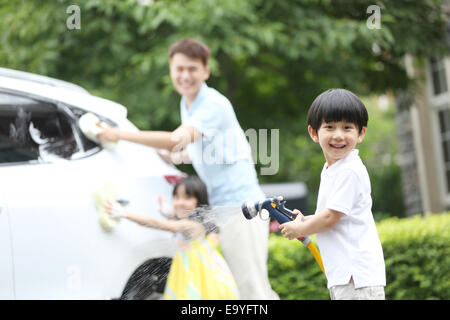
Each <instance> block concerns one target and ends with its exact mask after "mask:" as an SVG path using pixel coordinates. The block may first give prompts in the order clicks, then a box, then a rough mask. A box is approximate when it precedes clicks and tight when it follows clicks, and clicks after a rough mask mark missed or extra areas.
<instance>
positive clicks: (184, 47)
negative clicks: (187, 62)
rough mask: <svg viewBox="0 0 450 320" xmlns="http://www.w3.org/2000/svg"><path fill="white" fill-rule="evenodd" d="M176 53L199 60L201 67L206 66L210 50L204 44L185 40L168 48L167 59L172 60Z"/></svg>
mask: <svg viewBox="0 0 450 320" xmlns="http://www.w3.org/2000/svg"><path fill="white" fill-rule="evenodd" d="M176 53H182V54H184V55H186V56H188V57H189V58H192V59H200V60H201V61H202V63H203V65H205V66H206V65H207V64H208V59H209V56H210V55H211V50H210V49H209V47H208V46H207V45H206V44H204V43H202V42H200V41H198V40H195V39H191V38H186V39H183V40H180V41H177V42H175V43H174V44H172V45H171V46H170V48H169V58H172V57H173V56H174V55H175V54H176Z"/></svg>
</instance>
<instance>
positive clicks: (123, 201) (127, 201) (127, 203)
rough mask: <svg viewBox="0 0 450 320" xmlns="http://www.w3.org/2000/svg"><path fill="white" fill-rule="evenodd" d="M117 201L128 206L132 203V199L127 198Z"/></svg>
mask: <svg viewBox="0 0 450 320" xmlns="http://www.w3.org/2000/svg"><path fill="white" fill-rule="evenodd" d="M116 201H117V202H118V203H119V204H120V205H121V206H123V207H126V206H127V205H129V204H130V200H127V199H116Z"/></svg>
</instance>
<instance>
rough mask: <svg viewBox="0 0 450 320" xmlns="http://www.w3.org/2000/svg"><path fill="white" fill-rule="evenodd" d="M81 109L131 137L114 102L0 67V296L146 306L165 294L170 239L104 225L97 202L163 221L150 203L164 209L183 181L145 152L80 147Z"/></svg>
mask: <svg viewBox="0 0 450 320" xmlns="http://www.w3.org/2000/svg"><path fill="white" fill-rule="evenodd" d="M87 112H90V113H93V114H95V115H96V116H97V117H99V118H100V119H101V120H102V121H104V122H106V123H109V124H110V125H113V126H118V127H119V128H122V129H126V130H137V128H136V127H135V126H134V125H133V124H132V123H131V122H130V121H128V120H127V118H126V115H127V110H126V108H125V107H124V106H122V105H119V104H117V103H115V102H112V101H108V100H105V99H102V98H99V97H95V96H92V95H90V94H89V93H88V92H87V91H86V90H84V89H83V88H81V87H78V86H76V85H74V84H71V83H67V82H64V81H60V80H56V79H52V78H48V77H43V76H39V75H33V74H29V73H24V72H20V71H15V70H10V69H4V68H0V299H115V298H119V299H120V298H121V299H145V298H148V297H149V296H152V292H153V291H157V292H159V293H160V292H161V290H162V288H163V285H164V281H163V279H162V278H163V277H164V275H165V274H167V271H168V267H169V265H170V260H171V259H170V257H172V256H173V254H174V252H175V249H176V248H175V244H174V238H173V236H172V235H171V234H170V233H167V232H163V231H159V230H154V229H150V228H145V227H142V226H139V225H137V224H135V223H133V222H130V221H127V220H121V221H119V222H117V221H113V222H114V223H111V224H110V225H106V226H105V224H104V223H103V224H102V220H101V218H102V217H103V218H104V216H102V214H101V210H99V207H98V206H96V203H95V195H98V194H101V193H99V190H100V191H101V190H109V191H108V192H109V193H110V194H113V195H115V198H117V199H120V200H121V201H122V203H127V205H128V209H129V210H130V211H134V212H139V213H144V214H148V215H152V216H155V217H158V218H163V216H162V215H161V214H160V212H159V210H158V201H157V197H158V195H162V196H163V197H164V198H165V199H166V200H167V202H168V204H169V205H170V201H171V193H172V189H173V182H174V181H176V180H177V179H178V178H180V177H181V176H182V175H183V174H182V173H181V172H180V171H178V170H177V169H176V168H175V167H174V166H170V165H168V164H166V163H165V162H164V161H163V160H162V159H161V158H160V157H159V156H158V155H157V153H156V152H155V150H154V149H153V148H149V147H145V146H140V145H138V144H133V143H128V142H125V141H120V142H119V143H118V144H117V145H116V147H115V148H114V149H113V150H106V149H104V148H102V147H101V146H99V145H98V144H96V143H94V142H92V141H90V140H88V139H87V138H86V137H85V136H84V135H83V133H82V132H81V131H80V128H79V126H78V119H79V118H80V116H82V115H83V114H85V113H87ZM105 188H106V189H105ZM108 188H109V189H108ZM111 190H112V191H111ZM105 192H106V191H105ZM103 222H104V221H103ZM110 222H111V221H110ZM152 269H156V270H158V271H159V273H158V272H153V271H152ZM153 293H154V292H153Z"/></svg>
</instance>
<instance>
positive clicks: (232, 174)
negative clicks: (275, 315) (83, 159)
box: [98, 39, 278, 299]
mask: <svg viewBox="0 0 450 320" xmlns="http://www.w3.org/2000/svg"><path fill="white" fill-rule="evenodd" d="M209 55H210V50H209V48H208V47H207V46H206V45H205V44H203V43H201V42H199V41H196V40H193V39H184V40H181V41H179V42H176V43H174V44H173V45H172V46H171V47H170V49H169V57H170V76H171V79H172V82H173V84H174V86H175V89H176V90H177V92H178V93H179V94H180V95H181V96H182V98H181V103H180V109H181V122H182V124H181V125H180V126H179V127H178V128H177V129H176V130H175V131H173V132H164V131H139V132H125V131H121V130H118V129H115V128H105V129H104V130H103V131H102V132H100V134H99V135H98V139H99V140H100V141H101V142H107V141H118V140H121V139H123V140H127V141H131V142H135V143H140V144H144V145H148V146H151V147H154V148H159V149H165V150H169V152H168V153H163V152H160V155H161V156H162V157H163V158H164V159H165V160H166V161H170V162H172V163H175V164H180V163H190V162H192V165H193V167H194V169H195V171H196V172H197V174H198V176H199V177H200V178H201V179H202V180H203V181H204V182H205V184H206V186H207V188H208V193H209V199H210V204H211V205H212V206H213V207H214V208H218V209H219V210H215V211H216V212H220V213H219V214H218V218H219V221H217V222H218V224H219V227H220V245H221V249H222V252H223V254H224V256H225V259H226V261H227V263H228V265H229V267H230V269H231V271H232V273H233V276H234V278H235V280H236V282H237V285H238V289H239V293H240V298H241V299H278V295H277V294H276V293H275V292H274V291H273V290H272V289H271V286H270V283H269V280H268V274H267V253H268V237H269V227H268V221H267V220H266V221H263V220H261V219H252V220H246V219H245V218H244V216H243V214H242V213H241V212H240V206H241V204H242V203H243V202H245V201H247V200H251V201H258V200H261V199H263V198H264V193H263V192H262V190H261V188H260V187H259V185H258V179H257V176H256V171H255V168H254V163H253V160H252V156H251V148H250V145H249V143H248V142H247V139H246V137H245V134H244V132H243V130H242V128H241V127H240V125H239V122H238V121H237V119H236V115H235V113H234V110H233V107H232V105H231V103H230V101H229V100H228V99H227V98H226V97H225V96H223V95H222V94H220V93H219V92H218V91H217V90H215V89H213V88H209V87H208V86H207V85H206V83H205V81H206V80H207V79H208V78H209V74H210V70H209V66H208V58H209Z"/></svg>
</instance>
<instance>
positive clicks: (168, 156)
mask: <svg viewBox="0 0 450 320" xmlns="http://www.w3.org/2000/svg"><path fill="white" fill-rule="evenodd" d="M156 153H157V154H158V155H159V156H160V157H161V159H163V160H164V161H165V162H167V163H168V164H172V163H173V162H172V156H171V152H170V151H168V150H165V149H158V150H156Z"/></svg>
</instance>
